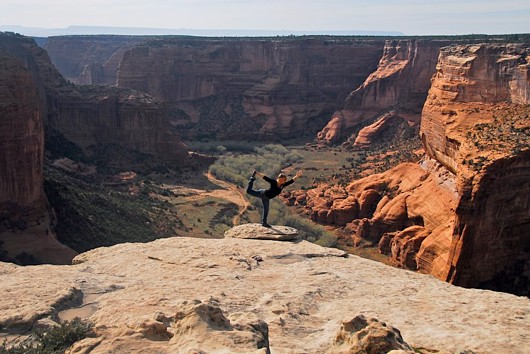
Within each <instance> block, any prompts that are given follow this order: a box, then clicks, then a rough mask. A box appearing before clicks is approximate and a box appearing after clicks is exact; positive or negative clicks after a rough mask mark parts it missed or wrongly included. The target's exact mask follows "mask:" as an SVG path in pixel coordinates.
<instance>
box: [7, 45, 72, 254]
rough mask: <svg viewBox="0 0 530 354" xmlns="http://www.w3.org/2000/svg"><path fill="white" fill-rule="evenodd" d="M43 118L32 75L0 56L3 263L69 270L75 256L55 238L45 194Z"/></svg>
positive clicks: (17, 61) (9, 56)
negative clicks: (51, 265)
mask: <svg viewBox="0 0 530 354" xmlns="http://www.w3.org/2000/svg"><path fill="white" fill-rule="evenodd" d="M0 40H1V38H0ZM39 113H40V112H39V98H38V95H37V90H36V87H35V84H34V82H33V80H32V77H31V74H30V73H29V72H28V70H27V68H26V67H25V66H24V64H23V63H22V62H20V61H19V60H18V59H16V58H14V57H13V56H11V55H8V54H7V53H5V52H3V51H1V50H0V117H1V119H0V151H1V153H0V250H1V251H3V252H4V254H3V255H2V260H15V261H17V262H20V263H28V262H29V263H33V262H37V263H40V262H47V263H59V264H64V263H69V262H70V261H71V260H72V258H73V257H74V256H75V255H76V253H75V252H74V251H73V250H71V249H69V248H67V247H65V246H63V245H61V244H60V243H59V242H57V240H56V238H55V236H54V234H53V221H52V219H53V214H52V213H51V210H50V208H49V206H48V202H47V199H46V195H45V194H44V189H43V164H44V126H43V122H42V120H41V117H40V114H39ZM0 253H2V252H0Z"/></svg>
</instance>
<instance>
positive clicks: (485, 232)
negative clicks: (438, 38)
mask: <svg viewBox="0 0 530 354" xmlns="http://www.w3.org/2000/svg"><path fill="white" fill-rule="evenodd" d="M528 50H529V48H528V46H527V45H523V44H504V45H502V44H490V45H461V46H454V47H446V48H442V49H441V54H440V60H439V63H438V65H437V72H436V74H435V76H434V78H433V84H432V88H431V90H430V91H429V95H428V98H427V101H426V103H425V106H424V109H423V116H422V122H421V131H420V132H421V137H422V141H423V145H424V148H425V151H426V153H427V157H426V158H425V159H424V160H423V161H422V162H421V163H420V164H419V165H414V164H403V165H400V166H398V167H396V168H394V169H392V170H390V171H387V172H385V173H383V174H377V175H372V176H368V177H366V178H363V179H360V180H358V181H356V182H353V183H352V184H350V185H349V186H348V187H347V188H346V190H345V191H344V192H346V194H345V195H337V194H336V193H335V195H333V193H331V191H333V189H332V188H328V187H326V186H323V187H321V188H317V189H314V190H310V191H307V192H305V194H306V195H305V198H300V199H301V200H304V201H305V202H306V207H307V208H308V212H309V213H310V214H311V216H312V218H313V220H315V221H318V222H321V223H327V224H334V225H338V226H345V227H346V230H348V231H349V232H351V234H352V239H353V242H354V244H356V245H363V244H369V245H376V244H377V245H378V247H379V249H380V250H381V252H383V253H385V254H388V255H390V256H391V258H392V261H393V262H394V263H395V264H396V265H398V266H401V267H408V268H411V269H417V270H419V271H421V272H425V273H430V274H433V275H435V276H436V277H438V278H440V279H443V280H447V281H449V282H451V283H455V284H458V285H462V286H468V287H488V288H492V289H497V290H503V291H510V292H514V293H516V294H521V295H528V294H529V293H530V281H529V279H530V271H529V269H530V247H529V245H528V235H529V234H530V228H529V227H530V226H529V225H530V201H529V199H528V196H529V195H530V186H529V183H528V181H529V180H530V169H529V167H530V161H529V158H530V150H529V147H530V109H529V106H528V104H529V103H530V99H529V97H530V96H529V95H528V92H529V91H530V90H529V87H530V76H529V75H528V69H529V63H528ZM346 201H347V204H348V205H351V206H352V207H351V208H349V209H347V210H348V213H347V214H346V215H345V214H344V213H343V210H344V209H343V208H342V205H343V204H345V203H346ZM354 205H358V208H357V207H353V206H354ZM339 215H340V216H339Z"/></svg>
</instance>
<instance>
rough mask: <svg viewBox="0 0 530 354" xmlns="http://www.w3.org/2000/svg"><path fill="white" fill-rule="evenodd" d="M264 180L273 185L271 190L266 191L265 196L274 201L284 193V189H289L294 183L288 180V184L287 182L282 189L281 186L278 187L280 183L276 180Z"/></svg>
mask: <svg viewBox="0 0 530 354" xmlns="http://www.w3.org/2000/svg"><path fill="white" fill-rule="evenodd" d="M263 179H264V180H265V181H267V182H269V184H270V185H271V186H270V187H269V189H267V190H266V191H265V196H266V197H267V198H269V199H272V198H274V197H276V196H278V195H280V193H281V192H282V189H283V188H284V187H287V186H289V185H291V184H293V183H294V180H292V179H290V180H288V181H287V182H285V183H284V184H283V185H282V186H281V187H280V186H278V182H276V180H275V179H272V178H269V177H267V176H263Z"/></svg>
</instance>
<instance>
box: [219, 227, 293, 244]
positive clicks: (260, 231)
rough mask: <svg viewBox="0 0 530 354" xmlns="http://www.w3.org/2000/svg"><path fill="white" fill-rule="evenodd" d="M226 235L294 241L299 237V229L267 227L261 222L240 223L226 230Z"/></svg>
mask: <svg viewBox="0 0 530 354" xmlns="http://www.w3.org/2000/svg"><path fill="white" fill-rule="evenodd" d="M225 237H231V238H246V239H255V240H276V241H292V240H296V239H297V238H298V230H297V229H295V228H293V227H289V226H282V225H272V226H271V227H265V226H262V225H261V224H243V225H238V226H235V227H233V228H231V229H230V230H227V231H226V232H225Z"/></svg>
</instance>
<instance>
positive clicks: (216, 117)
mask: <svg viewBox="0 0 530 354" xmlns="http://www.w3.org/2000/svg"><path fill="white" fill-rule="evenodd" d="M382 47H383V42H382V41H379V40H361V39H352V38H345V39H309V38H308V39H206V38H198V39H182V38H181V39H165V40H156V41H149V42H146V43H144V44H142V45H137V46H135V47H133V48H132V49H130V50H129V51H128V52H127V53H125V55H124V56H123V59H122V62H121V64H120V67H119V71H118V85H119V86H121V87H130V88H134V89H137V90H140V91H144V92H147V93H149V94H151V95H153V96H155V97H157V98H159V99H161V100H163V101H164V102H166V103H168V104H169V105H170V107H171V109H172V111H173V125H174V126H175V127H177V128H178V129H179V131H180V132H182V133H183V134H184V133H185V134H186V135H187V136H199V135H202V136H217V137H228V138H241V137H247V138H249V137H268V138H270V137H295V136H296V137H298V136H300V135H301V134H307V135H310V136H311V135H313V134H314V133H316V131H317V130H318V129H321V128H322V126H323V125H324V124H325V121H326V120H327V119H329V114H330V113H331V112H333V111H334V110H336V109H337V105H341V104H342V103H341V102H343V101H344V99H345V98H346V96H347V94H348V93H349V92H350V90H351V87H355V86H358V85H360V84H361V83H362V82H363V81H364V80H365V79H366V77H367V76H368V75H369V74H370V73H371V72H373V71H374V70H375V68H376V65H377V62H378V60H379V58H380V56H381V51H382Z"/></svg>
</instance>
